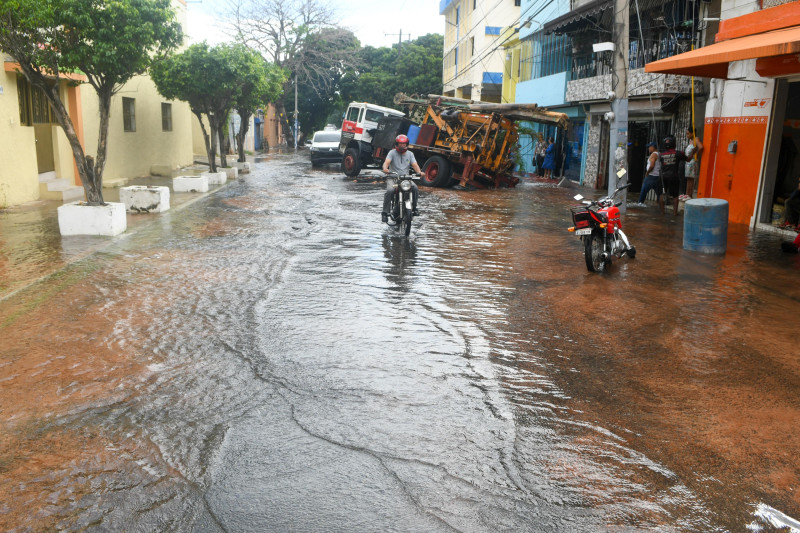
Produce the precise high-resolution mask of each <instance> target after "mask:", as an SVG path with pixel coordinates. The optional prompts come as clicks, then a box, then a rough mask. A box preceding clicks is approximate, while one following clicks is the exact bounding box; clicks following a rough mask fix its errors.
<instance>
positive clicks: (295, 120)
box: [294, 74, 298, 150]
mask: <svg viewBox="0 0 800 533" xmlns="http://www.w3.org/2000/svg"><path fill="white" fill-rule="evenodd" d="M297 135H298V131H297V74H295V75H294V149H295V150H297Z"/></svg>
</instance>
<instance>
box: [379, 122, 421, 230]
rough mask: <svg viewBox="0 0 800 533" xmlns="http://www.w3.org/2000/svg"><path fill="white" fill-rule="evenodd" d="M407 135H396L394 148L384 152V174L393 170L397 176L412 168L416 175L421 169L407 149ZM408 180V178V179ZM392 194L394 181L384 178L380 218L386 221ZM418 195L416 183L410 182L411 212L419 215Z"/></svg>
mask: <svg viewBox="0 0 800 533" xmlns="http://www.w3.org/2000/svg"><path fill="white" fill-rule="evenodd" d="M408 142H409V141H408V137H406V136H405V135H398V136H397V137H395V139H394V148H393V149H392V150H390V151H389V153H388V154H386V160H385V161H384V162H383V171H384V172H385V173H386V174H389V173H390V172H393V173H395V174H397V175H398V176H402V175H404V174H407V173H408V169H409V167H410V168H413V169H414V172H416V173H417V175H420V174H421V173H422V171H421V170H420V169H419V165H418V164H417V158H416V157H414V153H413V152H409V151H408ZM409 181H410V180H409ZM393 194H394V183H392V180H386V192H385V193H384V195H383V211H382V212H381V220H382V221H383V222H388V220H389V208H390V206H391V204H392V195H393ZM418 196H419V188H418V187H417V184H416V183H413V182H412V183H411V214H412V215H414V216H419V212H418V211H417V197H418Z"/></svg>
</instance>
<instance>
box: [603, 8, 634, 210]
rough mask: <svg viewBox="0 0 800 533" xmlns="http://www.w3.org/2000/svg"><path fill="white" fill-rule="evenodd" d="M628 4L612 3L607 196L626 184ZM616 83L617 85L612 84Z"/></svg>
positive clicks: (625, 193) (624, 206)
mask: <svg viewBox="0 0 800 533" xmlns="http://www.w3.org/2000/svg"><path fill="white" fill-rule="evenodd" d="M629 1H630V0H614V13H615V16H614V34H613V38H614V51H613V54H614V67H613V72H614V73H613V74H612V76H611V87H612V89H613V91H614V95H613V100H612V102H611V111H612V112H613V113H614V118H613V119H612V120H611V134H610V135H609V143H608V161H609V162H610V163H613V164H609V165H608V194H609V195H610V194H611V193H613V192H614V191H615V190H616V188H617V183H618V182H620V181H621V182H623V183H626V182H628V168H627V167H628V55H629V51H630V4H629ZM615 82H616V83H615ZM626 207H627V190H626V191H623V192H622V205H621V206H620V211H622V212H623V213H624V212H625V210H626Z"/></svg>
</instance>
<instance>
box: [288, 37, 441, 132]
mask: <svg viewBox="0 0 800 533" xmlns="http://www.w3.org/2000/svg"><path fill="white" fill-rule="evenodd" d="M443 48H444V43H443V37H442V36H441V35H438V34H429V35H425V36H423V37H419V38H418V39H415V40H414V41H411V42H404V43H403V44H402V45H401V46H400V49H399V51H398V47H397V45H393V46H392V47H391V48H389V47H381V48H375V47H372V46H366V47H363V48H360V49H357V51H356V58H355V59H356V61H355V64H356V65H357V66H356V67H348V68H343V69H337V70H336V72H335V76H334V82H333V89H332V90H331V91H330V92H329V93H328V94H327V95H324V96H322V97H320V96H319V95H317V94H316V93H315V91H314V90H313V89H311V88H310V87H307V86H304V84H303V83H302V82H301V83H300V87H299V91H298V92H299V98H298V99H299V101H300V102H301V104H300V121H301V124H302V129H303V131H304V132H306V134H311V133H312V132H314V131H316V130H320V129H322V127H323V126H324V125H325V124H327V123H334V124H336V125H339V124H341V119H342V114H343V113H344V112H345V110H346V109H347V105H348V104H349V103H350V102H352V101H360V102H370V103H373V104H378V105H382V106H386V107H395V105H394V96H395V94H397V93H398V92H404V93H407V94H414V93H438V92H440V91H441V88H442V53H443V52H442V51H443ZM284 101H285V103H286V106H287V109H294V94H289V91H287V94H286V96H285V99H284Z"/></svg>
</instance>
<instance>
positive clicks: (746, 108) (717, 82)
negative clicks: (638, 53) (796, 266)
mask: <svg viewBox="0 0 800 533" xmlns="http://www.w3.org/2000/svg"><path fill="white" fill-rule="evenodd" d="M720 18H721V19H722V21H721V22H720V24H719V31H718V33H717V34H716V37H715V43H714V44H711V45H709V46H707V47H704V48H702V49H699V50H694V51H690V52H686V53H684V54H680V55H677V56H674V57H671V58H668V59H664V60H661V61H655V62H653V63H650V64H648V65H647V66H646V70H647V71H649V72H654V73H655V72H657V73H670V74H674V73H677V74H689V75H691V74H693V75H695V76H706V77H709V78H711V79H712V81H711V83H710V87H711V89H710V94H709V99H708V102H707V104H706V112H705V122H704V127H703V130H702V131H703V135H702V137H703V141H704V144H705V151H704V154H703V157H702V160H701V165H700V176H699V180H698V181H699V185H698V195H699V196H700V197H713V198H720V199H724V200H727V201H728V203H729V220H730V222H733V223H740V224H746V225H748V226H750V227H751V228H756V229H767V228H771V227H772V223H773V221H775V222H777V221H779V220H780V218H781V212H782V201H783V199H785V198H786V197H787V196H788V195H789V194H790V193H791V191H792V190H794V189H796V188H797V181H798V177H800V61H798V57H800V56H798V54H800V2H796V1H795V2H780V0H778V1H775V0H772V1H768V0H760V1H759V0H753V1H749V2H741V1H734V0H723V2H722V9H721V17H720Z"/></svg>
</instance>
